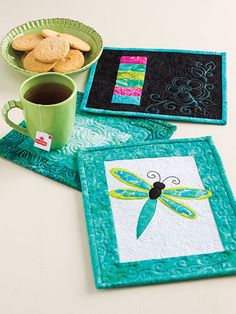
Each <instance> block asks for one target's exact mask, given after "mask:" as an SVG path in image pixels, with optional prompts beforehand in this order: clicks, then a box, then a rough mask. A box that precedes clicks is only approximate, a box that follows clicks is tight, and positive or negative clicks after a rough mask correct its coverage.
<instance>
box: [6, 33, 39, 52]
mask: <svg viewBox="0 0 236 314" xmlns="http://www.w3.org/2000/svg"><path fill="white" fill-rule="evenodd" d="M42 40H43V36H41V35H38V34H29V35H22V36H20V37H17V38H15V39H14V40H13V42H12V44H11V45H12V48H14V49H15V50H19V51H30V50H33V49H34V48H35V47H36V45H37V44H38V43H40V42H41V41H42Z"/></svg>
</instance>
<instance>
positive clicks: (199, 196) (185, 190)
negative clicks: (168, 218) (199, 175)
mask: <svg viewBox="0 0 236 314" xmlns="http://www.w3.org/2000/svg"><path fill="white" fill-rule="evenodd" d="M162 194H163V195H164V196H166V197H168V195H169V196H172V197H175V198H183V199H189V200H203V199H205V198H209V197H211V196H212V193H211V191H209V190H205V189H194V188H189V187H179V188H169V189H164V190H163V191H162Z"/></svg>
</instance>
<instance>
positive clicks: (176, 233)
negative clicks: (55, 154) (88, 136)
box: [78, 137, 236, 288]
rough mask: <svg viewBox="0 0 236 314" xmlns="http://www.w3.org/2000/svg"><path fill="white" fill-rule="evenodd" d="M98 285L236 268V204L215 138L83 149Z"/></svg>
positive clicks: (192, 276) (82, 173)
mask: <svg viewBox="0 0 236 314" xmlns="http://www.w3.org/2000/svg"><path fill="white" fill-rule="evenodd" d="M78 157H79V158H78V163H79V170H80V179H81V185H82V191H83V200H84V209H85V215H86V222H87V231H88V236H89V243H90V249H91V256H92V264H93V271H94V277H95V283H96V287H97V288H111V287H120V286H132V285H144V284H153V283H161V282H169V281H178V280H189V279H198V278H204V277H213V276H222V275H229V274H235V273H236V232H235V230H236V206H235V200H234V197H233V194H232V191H231V189H230V186H229V183H228V181H227V178H226V175H225V172H224V169H223V165H222V162H221V159H220V157H219V155H218V153H217V151H216V148H215V146H214V144H213V142H212V139H211V138H210V137H202V138H193V139H174V140H163V141H152V142H151V141H148V142H145V143H143V144H142V145H141V144H138V145H136V146H134V144H129V145H122V146H119V147H103V148H91V149H88V150H86V151H81V152H79V154H78Z"/></svg>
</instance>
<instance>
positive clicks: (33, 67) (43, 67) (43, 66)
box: [22, 51, 56, 73]
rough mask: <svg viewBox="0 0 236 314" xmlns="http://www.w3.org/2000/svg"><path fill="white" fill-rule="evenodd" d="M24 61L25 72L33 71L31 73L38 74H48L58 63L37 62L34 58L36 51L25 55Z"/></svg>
mask: <svg viewBox="0 0 236 314" xmlns="http://www.w3.org/2000/svg"><path fill="white" fill-rule="evenodd" d="M22 61H23V68H24V69H25V70H27V71H31V72H37V73H43V72H48V71H50V70H51V69H52V68H53V67H54V65H55V64H56V61H55V62H52V63H43V62H40V61H38V60H36V59H35V57H34V51H31V52H30V53H28V54H27V55H25V56H24V58H23V60H22Z"/></svg>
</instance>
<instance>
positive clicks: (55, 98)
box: [24, 83, 72, 105]
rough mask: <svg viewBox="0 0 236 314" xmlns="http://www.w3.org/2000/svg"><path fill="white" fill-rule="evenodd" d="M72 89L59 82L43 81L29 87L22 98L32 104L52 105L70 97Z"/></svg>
mask: <svg viewBox="0 0 236 314" xmlns="http://www.w3.org/2000/svg"><path fill="white" fill-rule="evenodd" d="M71 94H72V90H71V89H70V88H69V87H67V86H65V85H63V84H60V83H44V84H39V85H36V86H33V87H31V88H30V89H28V90H27V91H26V93H25V94H24V98H25V99H27V100H28V101H30V102H32V103H34V104H41V105H54V104H57V103H59V102H62V101H64V100H66V99H67V98H69V97H70V95H71Z"/></svg>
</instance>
